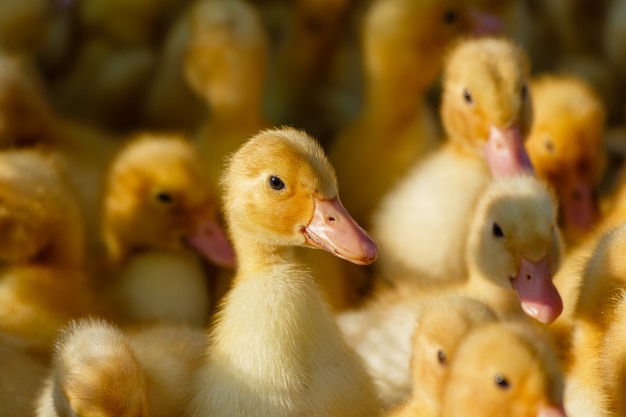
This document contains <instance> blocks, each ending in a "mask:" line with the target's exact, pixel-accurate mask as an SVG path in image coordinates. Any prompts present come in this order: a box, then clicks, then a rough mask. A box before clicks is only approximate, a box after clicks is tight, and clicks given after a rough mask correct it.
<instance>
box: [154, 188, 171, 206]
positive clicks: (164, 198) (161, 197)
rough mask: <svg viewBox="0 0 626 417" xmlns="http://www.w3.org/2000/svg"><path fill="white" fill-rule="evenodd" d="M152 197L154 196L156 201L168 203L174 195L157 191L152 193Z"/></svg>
mask: <svg viewBox="0 0 626 417" xmlns="http://www.w3.org/2000/svg"><path fill="white" fill-rule="evenodd" d="M154 198H156V199H157V201H159V202H161V203H164V204H169V203H171V202H172V201H174V196H173V195H171V194H170V193H168V192H165V191H159V192H158V193H156V194H155V195H154Z"/></svg>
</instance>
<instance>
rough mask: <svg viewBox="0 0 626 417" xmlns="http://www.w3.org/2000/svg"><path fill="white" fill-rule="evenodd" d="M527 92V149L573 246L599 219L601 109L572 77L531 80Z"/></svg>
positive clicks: (602, 151)
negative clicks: (555, 200) (531, 112)
mask: <svg viewBox="0 0 626 417" xmlns="http://www.w3.org/2000/svg"><path fill="white" fill-rule="evenodd" d="M531 89H532V95H533V106H534V120H533V125H532V129H531V131H530V134H529V136H528V140H527V141H526V147H527V149H528V154H529V155H530V158H531V161H532V163H533V166H534V167H535V170H536V172H537V175H539V176H540V177H542V178H545V179H546V180H547V181H548V182H549V183H550V185H551V186H552V187H553V188H554V190H555V191H556V193H557V195H558V198H559V203H560V209H561V219H560V224H562V225H563V231H564V234H565V237H566V238H567V239H568V241H569V242H570V243H575V242H576V241H579V240H580V239H581V237H582V236H584V235H585V234H587V233H589V232H590V231H591V230H592V229H593V227H594V226H595V225H596V223H597V221H598V220H599V211H598V202H597V201H596V198H597V193H598V186H599V184H600V180H601V179H602V175H603V173H604V167H605V164H606V151H605V146H604V127H605V123H606V115H605V110H604V108H603V106H602V103H601V102H600V100H599V99H598V97H597V94H596V93H595V92H594V91H593V90H592V89H591V87H590V86H589V85H588V84H587V83H586V82H585V81H583V80H582V79H580V78H578V77H575V76H543V77H540V78H537V79H535V80H533V82H532V84H531Z"/></svg>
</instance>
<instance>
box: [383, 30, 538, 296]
mask: <svg viewBox="0 0 626 417" xmlns="http://www.w3.org/2000/svg"><path fill="white" fill-rule="evenodd" d="M528 71H529V67H528V62H527V59H526V56H525V55H524V53H523V52H522V51H521V50H520V49H518V48H517V47H515V46H514V45H513V44H512V43H511V42H509V41H507V40H505V39H495V38H479V39H468V40H465V41H461V42H459V43H458V44H457V45H456V47H455V48H453V49H452V50H451V52H450V55H449V56H448V58H447V61H446V69H445V77H444V87H443V102H442V107H441V115H442V119H443V123H444V128H445V130H446V132H447V136H448V137H449V140H448V141H447V143H446V144H445V145H443V146H442V147H441V148H440V149H439V150H437V151H435V152H434V153H433V154H432V155H431V156H429V157H428V158H426V159H424V160H423V161H418V162H417V163H415V164H414V165H413V166H412V167H411V168H410V169H409V171H408V172H407V173H406V175H405V176H404V177H403V178H402V179H401V180H400V181H399V182H398V183H397V184H396V185H395V186H394V187H392V188H391V189H390V190H389V192H388V193H387V194H386V195H385V197H384V199H383V201H382V202H381V204H380V206H379V207H378V208H377V210H376V211H375V213H374V216H373V226H372V230H373V233H374V235H375V236H376V237H377V239H378V241H379V243H380V245H381V248H382V253H381V257H380V260H379V262H378V263H377V264H376V266H377V267H378V268H377V269H378V270H379V271H378V272H379V274H380V275H382V276H383V279H385V280H389V281H397V280H400V279H406V280H419V282H420V283H421V284H424V285H431V284H436V285H441V284H443V283H451V282H453V281H454V280H458V279H459V278H463V277H464V276H466V275H467V271H466V268H465V266H464V264H463V262H458V260H459V259H462V256H463V251H464V246H465V239H464V238H463V236H465V235H466V234H467V228H468V224H469V216H468V213H470V212H471V207H472V206H473V204H474V203H475V202H476V199H477V198H478V196H479V195H480V192H481V191H482V190H483V189H484V187H485V186H486V185H487V183H488V182H489V180H490V179H491V177H492V176H493V177H500V176H507V175H513V174H516V173H519V172H527V171H530V170H532V167H531V166H530V161H529V159H528V155H527V153H526V151H525V149H524V144H523V139H524V137H525V136H526V134H527V132H528V131H529V129H530V123H531V98H530V92H529V90H528V87H527V81H528ZM442 213H445V215H442Z"/></svg>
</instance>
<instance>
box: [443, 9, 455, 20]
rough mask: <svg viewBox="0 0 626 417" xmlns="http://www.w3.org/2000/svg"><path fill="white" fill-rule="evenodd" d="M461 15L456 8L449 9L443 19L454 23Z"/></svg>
mask: <svg viewBox="0 0 626 417" xmlns="http://www.w3.org/2000/svg"><path fill="white" fill-rule="evenodd" d="M458 18H459V15H458V13H457V12H456V10H447V11H446V12H445V13H444V15H443V21H444V22H445V23H454V22H456V21H457V20H458Z"/></svg>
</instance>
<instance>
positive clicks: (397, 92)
mask: <svg viewBox="0 0 626 417" xmlns="http://www.w3.org/2000/svg"><path fill="white" fill-rule="evenodd" d="M472 16H474V14H473V13H472V12H471V11H470V8H469V7H468V6H467V5H466V4H465V3H464V2H457V1H444V2H441V1H433V0H428V1H407V0H379V1H376V2H373V3H372V4H371V5H370V7H369V9H368V10H367V13H366V15H365V18H364V23H363V34H362V43H363V48H362V49H363V55H364V57H363V60H364V71H365V93H364V94H365V95H364V106H363V109H362V110H361V112H360V113H359V115H358V116H357V117H356V119H355V120H354V121H352V122H351V123H350V124H348V125H347V126H346V127H345V128H344V129H342V130H341V131H340V132H339V134H338V136H337V137H336V139H335V140H334V142H333V144H332V146H331V148H330V157H331V161H332V162H333V164H334V165H335V166H336V167H337V173H338V178H339V187H340V189H341V191H342V195H343V199H344V202H345V204H346V207H347V208H348V209H349V210H350V212H351V213H352V214H353V215H354V216H355V219H356V220H357V221H358V222H359V223H360V224H363V225H365V226H366V227H367V226H368V225H369V223H370V221H371V219H370V217H371V213H372V211H373V210H374V209H375V208H376V207H377V206H378V204H379V203H380V200H381V199H382V198H383V196H384V195H385V194H386V192H387V191H388V190H389V188H390V187H392V186H394V185H395V184H396V182H397V181H398V180H400V178H402V177H403V175H404V174H405V173H406V171H407V170H408V168H409V167H410V166H411V165H412V164H413V163H414V162H415V161H416V160H417V159H419V158H421V157H423V156H425V155H427V154H428V153H429V152H431V151H432V150H434V149H435V148H436V147H437V146H438V145H439V143H440V142H441V132H440V129H439V124H438V120H437V119H436V116H435V115H434V114H432V111H431V108H430V106H429V104H428V103H427V102H426V92H427V90H428V88H429V87H431V86H432V85H433V84H434V83H435V80H436V79H437V77H438V76H439V73H440V72H441V69H442V67H443V60H444V53H445V51H446V50H447V48H448V47H449V46H450V45H451V44H452V42H453V41H455V40H457V39H458V38H459V37H461V36H462V35H464V34H469V33H470V32H471V31H472V30H477V29H478V28H479V27H480V25H479V24H478V23H477V22H474V21H473V19H472ZM474 20H477V19H474ZM415 68H420V71H415ZM372 164H376V166H377V169H371V167H372ZM361 184H367V187H362V186H361Z"/></svg>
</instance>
